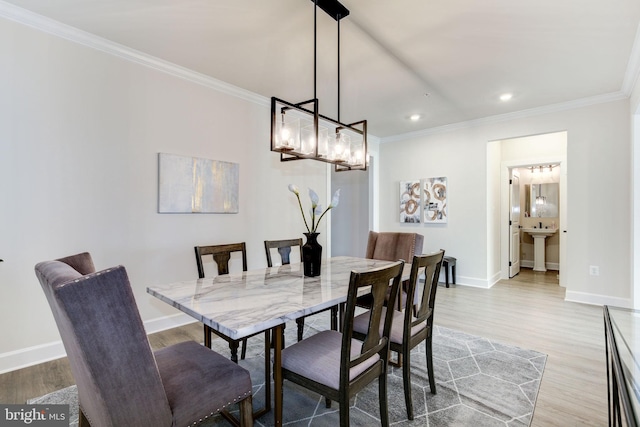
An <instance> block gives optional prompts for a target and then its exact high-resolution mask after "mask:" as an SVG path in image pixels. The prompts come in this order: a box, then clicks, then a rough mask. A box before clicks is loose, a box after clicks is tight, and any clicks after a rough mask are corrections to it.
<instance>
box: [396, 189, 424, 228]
mask: <svg viewBox="0 0 640 427" xmlns="http://www.w3.org/2000/svg"><path fill="white" fill-rule="evenodd" d="M400 222H403V223H419V222H420V181H402V182H400Z"/></svg>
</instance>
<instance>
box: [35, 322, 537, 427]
mask: <svg viewBox="0 0 640 427" xmlns="http://www.w3.org/2000/svg"><path fill="white" fill-rule="evenodd" d="M316 318H318V319H316ZM320 318H321V316H313V317H309V318H307V319H306V322H305V336H308V335H311V334H313V333H316V332H317V331H319V330H322V329H325V327H326V324H327V323H328V322H325V320H324V319H320ZM327 320H328V319H327ZM295 330H296V324H295V322H292V323H290V324H287V327H286V329H285V342H287V343H291V342H294V340H295ZM261 341H262V339H261V338H260V335H258V336H255V337H252V338H250V339H249V342H248V345H247V358H246V359H245V360H241V361H240V365H241V366H244V367H245V368H246V369H248V370H249V371H250V372H251V379H252V383H253V391H254V398H253V404H254V408H261V407H263V405H264V386H265V383H264V370H263V366H264V353H263V348H264V344H263V343H262V342H261ZM213 348H214V350H216V351H218V352H219V353H221V354H228V351H229V350H228V348H227V346H226V342H224V341H223V340H220V339H216V340H214V342H213ZM261 351H262V353H261ZM394 357H395V356H394ZM546 359H547V356H546V355H545V354H543V353H539V352H536V351H533V350H526V349H522V348H519V347H515V346H511V345H507V344H502V343H499V342H495V341H492V340H489V339H486V338H482V337H478V336H474V335H470V334H466V333H464V332H460V331H456V330H453V329H448V328H444V327H441V326H437V325H436V326H435V328H434V336H433V364H434V371H435V377H436V389H437V394H435V395H433V394H431V391H430V388H429V380H428V376H427V369H426V360H425V348H424V343H422V344H421V345H419V346H417V347H416V348H415V349H413V351H412V353H411V379H412V387H413V388H412V397H413V407H414V420H413V421H409V420H407V417H406V409H405V403H404V391H403V385H402V369H401V368H397V367H395V366H391V368H390V370H389V374H388V375H389V377H388V382H387V387H388V389H387V393H388V407H389V421H390V423H391V425H395V426H429V427H440V426H474V427H484V426H487V427H489V426H503V427H504V426H509V427H512V426H514V427H515V426H522V427H527V426H529V425H530V424H531V419H532V417H533V411H534V408H535V402H536V397H537V395H538V389H539V388H540V381H541V379H542V373H543V370H544V366H545V362H546ZM27 403H29V404H59V403H62V404H69V405H70V418H71V420H70V421H71V424H70V425H71V426H72V427H75V426H77V414H78V412H77V411H78V404H77V390H76V388H75V386H71V387H68V388H65V389H62V390H58V391H55V392H53V393H50V394H48V395H46V396H42V397H39V398H36V399H31V400H29V401H28V402H27ZM350 406H351V409H350V422H351V425H352V426H356V427H358V426H371V425H379V424H380V417H379V408H378V384H377V381H374V382H373V383H372V384H370V385H369V386H368V387H367V388H365V389H364V390H362V391H361V392H360V393H358V394H357V395H356V396H355V397H354V398H353V399H352V400H351V402H350ZM232 412H233V411H232ZM283 417H284V420H283V424H284V425H290V426H303V425H304V426H335V425H338V424H339V421H338V404H337V403H336V402H333V404H332V406H331V408H328V409H327V408H326V407H325V401H324V397H322V396H320V395H317V394H315V393H312V392H310V391H308V390H306V389H304V388H301V387H298V386H297V385H295V384H292V383H290V382H288V381H285V383H284V408H283ZM254 424H255V425H256V426H264V427H270V426H272V425H273V415H272V413H268V414H266V415H263V416H262V417H260V418H258V419H256V420H255V423H254ZM200 425H201V426H203V427H217V426H228V425H229V424H228V422H227V421H226V420H224V419H223V418H222V417H220V416H218V417H213V418H211V419H209V420H208V421H207V422H205V423H203V424H200Z"/></svg>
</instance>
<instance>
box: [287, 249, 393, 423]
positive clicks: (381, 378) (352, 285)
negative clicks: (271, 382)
mask: <svg viewBox="0 0 640 427" xmlns="http://www.w3.org/2000/svg"><path fill="white" fill-rule="evenodd" d="M403 267H404V262H402V261H399V262H397V263H394V264H393V265H391V266H389V267H382V268H378V269H373V270H369V271H366V272H360V273H356V272H351V278H350V281H349V292H348V296H347V303H346V309H345V321H344V325H343V330H342V333H341V332H338V331H334V330H326V331H322V332H319V333H317V334H315V335H312V336H311V337H309V338H306V339H304V340H302V341H300V342H298V343H295V344H293V345H291V346H289V347H287V348H285V349H284V350H283V351H282V377H283V378H284V379H287V380H289V381H292V382H294V383H297V384H299V385H301V386H303V387H306V388H308V389H310V390H312V391H315V392H316V393H320V394H321V395H323V396H325V398H326V399H328V403H330V401H329V400H335V401H337V402H338V403H339V404H340V426H341V427H345V426H348V425H349V399H350V398H351V397H353V396H354V395H355V394H356V393H357V392H358V391H360V390H362V389H363V388H364V387H365V386H367V385H368V384H369V383H371V382H372V381H373V380H375V379H378V397H379V404H380V420H381V421H382V425H383V426H388V425H389V413H388V410H387V360H388V357H389V333H390V331H391V321H392V320H393V316H389V317H387V319H386V320H385V321H384V325H381V323H380V322H381V314H382V307H383V305H384V303H385V299H386V295H387V289H388V288H389V287H391V294H390V296H389V301H390V302H391V304H392V305H393V303H394V301H395V297H396V295H397V293H398V288H399V286H400V280H401V277H402V269H403ZM390 283H391V286H390ZM368 286H371V288H370V289H371V290H370V292H371V295H372V298H371V299H372V303H373V309H372V313H374V314H373V316H371V322H370V324H369V328H368V330H367V333H366V336H365V339H364V340H363V341H358V340H355V339H353V338H352V333H353V319H354V314H355V308H356V296H357V294H358V292H359V291H360V290H361V289H362V288H366V287H368ZM380 331H382V332H380Z"/></svg>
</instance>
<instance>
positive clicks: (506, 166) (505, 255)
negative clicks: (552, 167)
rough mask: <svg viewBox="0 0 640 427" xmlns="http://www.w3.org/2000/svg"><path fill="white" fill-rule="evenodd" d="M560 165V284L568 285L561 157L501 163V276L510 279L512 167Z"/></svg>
mask: <svg viewBox="0 0 640 427" xmlns="http://www.w3.org/2000/svg"><path fill="white" fill-rule="evenodd" d="M545 164H546V165H548V164H559V165H560V200H559V202H560V225H561V228H560V230H559V233H560V260H559V261H560V262H559V264H560V277H559V282H560V286H563V287H566V283H565V281H566V277H567V274H566V268H565V267H566V259H567V257H566V254H567V252H566V251H567V239H568V233H566V230H568V226H569V225H568V224H567V160H566V159H564V158H560V157H552V156H550V157H537V158H530V159H526V160H513V161H503V162H502V163H501V164H500V278H501V279H503V280H507V279H509V239H510V237H511V236H510V233H509V217H510V216H511V207H510V204H509V178H510V177H511V173H510V172H511V169H513V168H521V167H528V166H532V165H534V166H535V165H545Z"/></svg>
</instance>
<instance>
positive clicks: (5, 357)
mask: <svg viewBox="0 0 640 427" xmlns="http://www.w3.org/2000/svg"><path fill="white" fill-rule="evenodd" d="M193 322H196V320H195V319H194V318H193V317H191V316H189V315H187V314H184V313H179V314H175V315H172V316H165V317H160V318H157V319H152V320H148V321H146V322H144V328H145V331H146V332H147V334H153V333H156V332H161V331H165V330H167V329H171V328H176V327H179V326H184V325H188V324H189V323H193ZM66 355H67V353H66V352H65V350H64V345H62V341H60V340H58V341H54V342H51V343H47V344H41V345H37V346H33V347H28V348H23V349H20V350H15V351H10V352H7V353H2V354H0V374H4V373H6V372H10V371H15V370H17V369H22V368H28V367H29V366H33V365H38V364H40V363H44V362H49V361H51V360H56V359H60V358H61V357H65V356H66Z"/></svg>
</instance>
